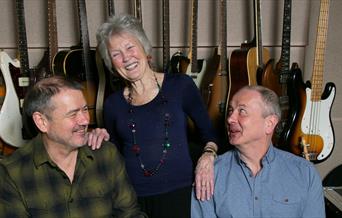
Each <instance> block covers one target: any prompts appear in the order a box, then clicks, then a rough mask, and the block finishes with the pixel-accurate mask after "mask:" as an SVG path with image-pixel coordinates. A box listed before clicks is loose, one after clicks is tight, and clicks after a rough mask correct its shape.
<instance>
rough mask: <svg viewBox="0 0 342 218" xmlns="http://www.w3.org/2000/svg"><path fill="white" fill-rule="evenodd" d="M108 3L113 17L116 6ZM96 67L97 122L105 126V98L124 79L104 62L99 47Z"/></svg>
mask: <svg viewBox="0 0 342 218" xmlns="http://www.w3.org/2000/svg"><path fill="white" fill-rule="evenodd" d="M106 5H107V17H108V18H109V17H112V16H114V15H115V7H114V1H113V0H106ZM95 60H96V68H97V72H98V79H99V82H98V89H97V96H96V124H97V127H103V126H104V123H103V103H104V100H105V98H106V97H107V96H108V95H109V94H110V93H112V92H114V91H115V90H117V89H118V88H119V87H120V86H121V84H122V81H121V79H120V78H119V77H117V76H114V74H113V73H112V72H110V71H109V70H108V69H107V67H106V66H105V64H104V61H103V59H102V57H101V55H100V52H99V48H98V47H97V48H96V56H95Z"/></svg>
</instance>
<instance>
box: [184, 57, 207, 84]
mask: <svg viewBox="0 0 342 218" xmlns="http://www.w3.org/2000/svg"><path fill="white" fill-rule="evenodd" d="M200 61H201V62H202V66H201V65H200V64H199V67H198V68H199V70H200V72H191V65H188V68H187V70H186V72H185V74H187V75H189V76H190V77H191V78H192V79H193V80H194V82H195V84H196V86H197V88H200V87H201V84H202V80H203V76H204V73H205V69H206V68H207V62H206V61H205V60H198V62H200Z"/></svg>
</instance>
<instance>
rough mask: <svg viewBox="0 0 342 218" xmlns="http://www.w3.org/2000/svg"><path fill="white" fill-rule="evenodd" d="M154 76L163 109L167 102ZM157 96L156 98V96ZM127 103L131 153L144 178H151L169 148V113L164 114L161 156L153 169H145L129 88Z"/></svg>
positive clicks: (163, 161) (161, 163)
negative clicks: (129, 117)
mask: <svg viewBox="0 0 342 218" xmlns="http://www.w3.org/2000/svg"><path fill="white" fill-rule="evenodd" d="M153 75H154V79H155V81H156V83H157V87H158V94H159V93H160V94H161V99H162V104H163V107H165V105H166V103H167V100H166V99H165V97H164V96H163V94H162V93H161V87H160V85H159V82H158V79H157V77H156V75H155V74H153ZM158 94H157V96H158ZM127 100H128V103H129V105H130V109H129V111H128V113H129V114H130V115H131V119H130V124H129V125H128V126H129V128H130V130H131V133H132V145H131V151H132V152H133V153H134V154H135V156H136V157H137V159H138V161H139V165H140V168H141V169H142V171H143V174H144V176H146V177H149V176H153V175H155V174H157V173H158V171H159V169H160V168H161V166H162V165H163V164H164V163H165V160H166V156H167V153H168V150H169V149H170V148H171V143H170V141H169V127H170V114H169V113H164V143H163V151H162V155H161V157H160V159H159V161H158V163H157V164H156V166H155V167H153V168H147V167H146V166H145V164H144V163H143V161H142V158H141V148H140V146H139V144H138V143H137V137H136V132H137V130H136V123H135V121H134V118H133V114H134V111H133V104H132V101H133V97H132V88H129V93H128V99H127Z"/></svg>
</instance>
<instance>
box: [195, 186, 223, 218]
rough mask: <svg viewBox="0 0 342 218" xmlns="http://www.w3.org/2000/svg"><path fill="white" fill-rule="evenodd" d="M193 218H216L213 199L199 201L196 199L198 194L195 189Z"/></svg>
mask: <svg viewBox="0 0 342 218" xmlns="http://www.w3.org/2000/svg"><path fill="white" fill-rule="evenodd" d="M191 217H192V218H199V217H210V218H215V217H217V216H216V213H215V208H214V202H213V198H211V199H210V200H204V201H201V200H198V199H197V198H196V193H195V191H194V189H192V193H191Z"/></svg>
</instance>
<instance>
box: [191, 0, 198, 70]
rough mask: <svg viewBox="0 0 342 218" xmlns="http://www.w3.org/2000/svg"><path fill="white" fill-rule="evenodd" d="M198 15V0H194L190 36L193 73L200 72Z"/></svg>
mask: <svg viewBox="0 0 342 218" xmlns="http://www.w3.org/2000/svg"><path fill="white" fill-rule="evenodd" d="M197 13H198V0H192V13H191V15H192V16H191V36H190V39H191V40H190V41H191V45H190V53H189V59H190V61H191V72H193V73H197V72H198V65H197Z"/></svg>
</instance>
